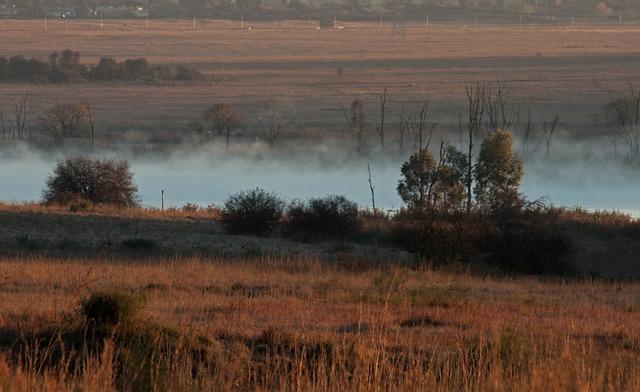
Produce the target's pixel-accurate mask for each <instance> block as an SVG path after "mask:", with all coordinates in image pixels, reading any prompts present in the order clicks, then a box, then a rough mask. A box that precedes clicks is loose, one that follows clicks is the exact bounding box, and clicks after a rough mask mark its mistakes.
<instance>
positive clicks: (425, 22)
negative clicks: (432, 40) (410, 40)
mask: <svg viewBox="0 0 640 392" xmlns="http://www.w3.org/2000/svg"><path fill="white" fill-rule="evenodd" d="M424 25H425V26H427V27H429V15H427V18H426V19H425V21H424Z"/></svg>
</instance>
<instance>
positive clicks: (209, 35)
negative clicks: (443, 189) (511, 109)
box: [0, 20, 640, 131]
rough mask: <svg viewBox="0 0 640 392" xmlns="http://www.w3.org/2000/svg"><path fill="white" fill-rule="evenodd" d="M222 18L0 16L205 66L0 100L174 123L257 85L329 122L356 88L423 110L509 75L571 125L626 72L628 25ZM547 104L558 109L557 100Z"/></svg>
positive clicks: (87, 51)
mask: <svg viewBox="0 0 640 392" xmlns="http://www.w3.org/2000/svg"><path fill="white" fill-rule="evenodd" d="M339 25H340V26H341V27H343V28H342V29H322V30H318V29H316V23H315V22H303V21H294V22H286V21H284V22H277V23H276V22H274V23H256V24H252V23H247V26H246V27H251V30H249V29H248V28H246V29H244V30H243V29H240V27H239V23H237V22H233V21H198V24H197V29H195V30H194V29H193V28H192V21H190V20H189V21H184V20H182V21H180V20H173V21H155V20H152V21H150V25H149V28H148V29H146V27H145V26H146V25H145V21H144V20H128V21H111V20H110V21H105V24H104V27H103V30H100V28H99V22H98V21H86V20H73V21H49V22H48V28H47V31H46V32H45V31H44V29H43V22H42V21H37V20H36V21H34V20H30V21H22V20H3V21H2V22H0V33H1V34H2V40H1V41H0V53H1V54H5V55H14V54H22V55H25V56H35V57H40V58H45V57H46V56H47V55H48V53H49V52H51V51H52V50H62V49H65V48H71V49H73V50H78V51H80V53H81V54H82V55H83V59H84V60H83V61H85V62H88V63H95V62H97V60H98V59H99V57H101V56H112V57H115V58H118V59H124V58H137V57H146V58H147V59H148V60H149V61H150V62H151V63H154V64H186V65H191V66H194V67H196V68H198V69H200V70H201V71H202V72H203V73H204V74H205V75H207V76H208V77H209V78H211V79H212V80H211V81H209V82H204V83H191V84H182V83H176V84H167V83H160V84H143V83H139V84H133V85H131V84H122V83H116V84H110V83H101V84H80V85H65V86H51V85H24V84H19V85H16V84H4V85H1V86H0V105H8V104H10V103H11V102H12V100H13V99H14V98H15V96H16V95H17V94H21V93H23V92H25V91H27V92H29V94H30V95H31V96H32V101H33V105H34V107H35V108H36V109H42V108H44V107H46V106H47V105H51V104H53V103H58V102H60V101H77V100H83V101H89V102H91V103H92V105H93V106H95V111H96V115H97V116H98V119H99V121H100V122H99V126H100V127H101V129H102V130H103V131H104V130H106V129H112V128H113V129H131V128H135V129H180V128H184V127H186V126H187V124H188V123H189V122H190V121H192V120H194V119H197V118H198V117H199V116H200V115H201V113H202V111H203V109H204V108H205V107H206V105H207V104H210V103H211V102H227V103H231V104H233V105H234V106H236V107H237V108H238V109H239V110H240V111H241V112H242V113H243V114H244V116H245V117H246V118H247V119H248V121H253V120H254V119H253V118H252V114H253V113H254V111H255V109H256V108H257V107H258V106H259V105H260V103H261V102H263V101H264V100H265V99H266V98H267V97H271V96H275V97H278V98H279V99H280V100H282V101H283V102H285V103H286V105H287V107H288V111H289V113H291V115H292V117H294V118H297V119H299V120H300V121H299V122H298V125H300V126H305V127H309V126H310V127H313V126H317V127H322V128H323V127H330V128H331V127H342V126H344V119H343V116H342V112H341V111H340V105H341V104H344V105H346V104H348V103H349V102H351V100H352V99H353V98H354V97H359V98H361V99H364V100H365V101H368V102H370V104H371V108H370V109H369V110H371V111H372V113H371V115H372V116H373V115H374V112H375V110H374V106H375V101H376V100H377V97H376V94H379V93H380V92H381V91H382V89H383V88H384V87H387V88H388V89H389V94H390V99H389V105H390V106H389V110H390V113H391V112H393V113H396V112H397V113H399V112H400V110H401V109H402V108H407V110H414V109H415V107H416V106H417V105H418V104H419V103H420V102H423V101H424V100H425V99H431V101H432V103H433V105H434V109H435V111H436V114H435V119H436V120H438V121H440V122H442V123H448V122H450V121H454V120H455V119H457V115H458V113H459V112H460V111H461V110H462V104H463V102H464V100H463V99H462V98H463V93H464V86H465V84H467V83H469V82H472V81H477V80H503V81H505V82H508V83H509V86H510V87H511V90H512V95H513V96H514V100H515V101H517V102H521V103H523V104H524V105H526V106H527V107H531V108H533V109H534V110H535V111H536V112H540V113H551V112H555V111H558V110H560V111H561V113H560V116H561V118H562V120H563V122H564V123H567V124H570V125H571V126H570V128H571V129H576V130H581V131H582V130H590V131H596V130H597V127H594V126H593V122H592V119H591V115H593V114H595V113H598V112H599V108H600V105H602V104H603V103H605V102H607V101H608V100H610V99H611V98H612V97H614V96H616V95H618V94H620V93H621V92H622V91H623V88H624V78H627V79H629V80H637V79H638V77H639V76H640V75H638V71H637V70H638V69H639V68H638V61H639V60H638V57H637V55H636V45H635V43H636V42H637V41H638V35H639V34H640V28H639V27H637V26H633V25H629V26H616V25H611V26H606V25H577V26H564V25H550V26H533V25H532V26H513V25H512V26H496V25H480V26H478V27H477V28H475V29H474V28H473V27H472V26H464V25H455V24H443V25H439V24H437V23H432V24H431V25H430V27H429V28H427V27H425V26H421V25H419V24H414V25H409V24H408V25H407V26H406V27H405V33H404V35H400V36H398V35H395V36H394V34H392V28H391V26H390V24H387V25H384V26H382V27H379V26H378V25H377V24H371V23H370V24H367V23H339ZM559 108H560V109H559Z"/></svg>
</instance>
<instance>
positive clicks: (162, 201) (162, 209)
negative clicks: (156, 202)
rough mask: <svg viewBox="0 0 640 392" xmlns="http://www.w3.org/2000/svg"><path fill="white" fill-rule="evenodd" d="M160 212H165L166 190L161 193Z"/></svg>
mask: <svg viewBox="0 0 640 392" xmlns="http://www.w3.org/2000/svg"><path fill="white" fill-rule="evenodd" d="M160 211H164V189H163V190H162V192H160Z"/></svg>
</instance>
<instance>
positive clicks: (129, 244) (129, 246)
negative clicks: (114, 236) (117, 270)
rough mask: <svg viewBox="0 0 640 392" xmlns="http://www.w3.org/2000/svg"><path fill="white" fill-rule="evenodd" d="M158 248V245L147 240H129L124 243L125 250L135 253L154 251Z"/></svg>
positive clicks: (137, 238)
mask: <svg viewBox="0 0 640 392" xmlns="http://www.w3.org/2000/svg"><path fill="white" fill-rule="evenodd" d="M156 248H158V244H157V243H156V242H155V241H153V240H149V239H146V238H139V237H136V238H128V239H126V240H123V241H122V249H123V250H131V251H135V252H144V251H147V252H148V251H152V250H154V249H156Z"/></svg>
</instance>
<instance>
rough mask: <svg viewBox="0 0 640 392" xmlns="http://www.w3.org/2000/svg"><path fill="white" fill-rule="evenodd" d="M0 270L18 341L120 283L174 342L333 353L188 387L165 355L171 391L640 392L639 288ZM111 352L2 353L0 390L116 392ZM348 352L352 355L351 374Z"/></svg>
mask: <svg viewBox="0 0 640 392" xmlns="http://www.w3.org/2000/svg"><path fill="white" fill-rule="evenodd" d="M0 277H2V280H3V283H2V285H1V286H0V328H2V329H3V330H20V331H23V332H25V333H28V332H30V331H38V330H40V329H42V328H43V327H45V326H46V325H50V324H51V323H64V320H65V319H67V318H68V317H74V316H73V314H74V312H75V309H77V306H78V303H79V301H80V300H81V299H82V298H84V297H86V296H87V295H88V294H89V293H91V292H95V291H100V290H112V289H117V290H125V291H129V292H135V293H138V294H139V295H141V296H142V297H143V298H144V299H145V306H144V309H143V314H142V317H143V318H144V319H147V320H149V321H152V322H154V323H159V324H161V325H165V326H170V327H171V328H175V329H176V330H177V331H179V332H181V333H184V334H188V333H196V334H198V335H201V336H206V337H209V338H211V339H218V337H220V336H236V337H237V338H238V339H241V340H242V339H245V340H246V339H256V338H257V337H258V336H260V335H261V334H263V332H264V331H265V330H269V329H271V330H274V331H280V332H281V333H283V334H285V335H286V336H291V339H294V340H295V341H300V342H310V343H313V342H331V344H332V347H335V350H334V351H331V354H330V355H331V356H332V358H331V361H329V362H325V361H324V360H323V361H320V360H317V358H316V360H314V361H312V362H311V363H308V362H307V361H306V359H305V354H304V352H299V351H296V352H292V353H289V354H287V355H284V356H274V357H269V358H266V359H265V358H263V359H262V360H261V361H262V362H260V364H261V365H260V366H263V367H264V368H262V367H261V368H260V369H262V370H260V371H258V370H256V369H254V372H258V373H259V374H261V375H262V376H261V377H262V378H260V379H254V378H252V377H255V374H258V373H252V372H251V371H247V373H246V374H245V373H242V372H241V374H244V376H238V377H239V378H238V379H237V380H236V381H234V382H235V384H234V382H231V383H230V384H216V382H218V381H219V380H218V379H214V378H208V379H207V378H204V379H198V380H197V383H196V381H193V380H192V379H191V378H190V377H188V376H187V373H188V372H187V369H188V367H189V365H188V363H187V362H184V359H179V358H178V356H176V357H175V358H173V357H172V358H173V360H175V363H173V365H174V371H175V375H174V376H175V380H174V381H175V383H174V384H173V385H172V387H171V388H170V389H172V390H191V389H208V388H211V387H212V385H218V387H219V388H220V389H233V385H236V388H235V389H260V388H266V389H280V390H469V391H476V390H477V391H480V390H496V391H501V390H505V391H506V390H537V391H549V390H551V391H554V390H584V391H590V390H606V391H609V390H611V391H615V390H637V389H638V388H640V365H639V364H640V362H639V360H640V319H639V318H638V309H639V308H640V302H639V298H640V285H639V284H637V283H622V282H611V283H608V282H602V281H572V282H567V281H562V280H556V279H536V278H491V277H485V278H481V277H475V276H471V275H468V274H464V273H459V274H452V273H448V272H445V271H438V270H435V269H424V270H410V269H405V268H399V267H389V268H385V269H376V268H373V269H363V270H359V271H352V270H351V271H350V270H344V269H339V268H336V267H335V266H331V265H327V264H324V263H322V262H320V261H318V260H315V259H313V258H308V257H306V258H305V257H297V258H275V257H265V258H259V259H237V260H229V259H225V261H222V260H218V259H197V258H191V259H166V260H141V261H139V262H119V261H117V260H99V259H69V260H64V261H59V260H51V259H46V258H37V257H33V258H12V259H7V258H5V259H1V260H0ZM70 315H71V316H70ZM111 349H113V347H112V346H109V345H107V346H106V348H105V350H104V353H102V354H101V355H100V356H98V357H96V358H82V360H83V361H85V362H87V363H89V365H87V370H85V371H84V372H82V373H81V374H65V373H64V372H60V373H55V372H53V373H46V372H44V373H43V372H42V371H37V370H36V369H29V368H24V367H16V366H15V365H13V364H12V363H11V362H10V361H8V360H7V361H5V362H3V363H1V364H0V385H3V386H10V387H9V388H7V389H8V390H12V389H13V390H27V389H30V388H31V389H49V390H61V389H68V388H72V387H73V388H78V389H80V390H92V386H93V385H94V383H98V384H99V385H100V386H102V387H104V390H110V389H111V388H112V387H113V386H112V384H110V382H109V380H111V379H112V378H113V377H114V375H113V374H112V373H111V372H112V371H113V366H114V364H113V363H112V361H113V356H112V353H111V352H110V351H109V350H111ZM116 349H117V348H116ZM238 350H239V351H238V352H241V351H243V350H246V349H242V350H241V349H240V348H238ZM349 353H351V354H349ZM33 355H36V354H33ZM349 355H355V356H356V357H357V358H358V361H356V363H357V364H356V365H353V366H351V365H349V366H351V367H349V368H348V369H347V362H348V361H347V359H346V358H347V357H348V356H349ZM253 361H254V362H255V361H257V360H256V359H255V358H254V360H253ZM254 362H251V363H252V364H253V365H252V366H258V364H257V363H254ZM327 363H333V364H338V365H339V364H341V363H342V364H343V365H344V366H343V367H341V366H338V365H336V366H333V367H331V366H330V367H327V366H326V365H327ZM287 364H289V365H291V364H293V365H295V366H289V365H287ZM238 366H240V365H238ZM224 369H226V370H225V372H233V370H232V369H231V368H224ZM229 374H231V373H229ZM251 374H253V375H254V376H251ZM218 376H221V375H220V374H218ZM218 376H216V377H218ZM212 377H213V376H212ZM93 380H100V381H99V382H98V381H93ZM180 380H181V381H180ZM216 380H218V381H216ZM98 384H95V385H98ZM222 385H226V386H224V387H222ZM165 388H166V385H165ZM214 388H215V387H214ZM160 389H163V388H160Z"/></svg>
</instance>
